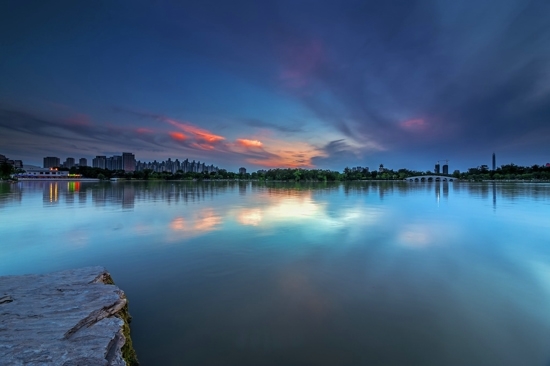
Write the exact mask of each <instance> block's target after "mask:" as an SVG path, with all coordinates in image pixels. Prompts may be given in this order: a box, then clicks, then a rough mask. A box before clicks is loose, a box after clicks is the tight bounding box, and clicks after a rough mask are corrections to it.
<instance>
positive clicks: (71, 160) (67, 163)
mask: <svg viewBox="0 0 550 366" xmlns="http://www.w3.org/2000/svg"><path fill="white" fill-rule="evenodd" d="M73 166H74V158H67V160H65V162H64V163H63V167H65V168H69V169H71V168H72V167H73Z"/></svg>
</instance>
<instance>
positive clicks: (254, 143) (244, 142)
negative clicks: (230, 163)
mask: <svg viewBox="0 0 550 366" xmlns="http://www.w3.org/2000/svg"><path fill="white" fill-rule="evenodd" d="M237 142H238V143H239V144H240V145H242V146H244V147H262V146H263V144H262V142H261V141H258V140H248V139H237Z"/></svg>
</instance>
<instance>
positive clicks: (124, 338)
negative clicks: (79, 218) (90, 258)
mask: <svg viewBox="0 0 550 366" xmlns="http://www.w3.org/2000/svg"><path fill="white" fill-rule="evenodd" d="M129 319H130V316H129V314H128V302H127V300H126V296H125V295H124V292H123V291H122V290H120V289H119V288H118V287H117V286H115V285H114V284H113V281H112V279H111V276H110V275H109V273H108V272H107V271H106V270H105V269H104V268H103V267H86V268H80V269H74V270H68V271H62V272H55V273H50V274H45V275H24V276H4V277H0V364H2V365H63V366H70V365H75V366H76V365H79V366H84V365H90V366H91V365H113V366H115V365H117V366H118V365H137V364H138V362H137V358H136V355H135V351H134V349H133V348H132V343H131V339H130V328H129V324H128V323H129Z"/></svg>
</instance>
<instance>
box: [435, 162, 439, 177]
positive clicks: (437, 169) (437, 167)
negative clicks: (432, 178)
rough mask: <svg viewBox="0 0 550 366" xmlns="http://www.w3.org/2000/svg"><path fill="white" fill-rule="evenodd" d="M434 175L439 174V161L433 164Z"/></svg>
mask: <svg viewBox="0 0 550 366" xmlns="http://www.w3.org/2000/svg"><path fill="white" fill-rule="evenodd" d="M434 173H435V174H439V161H438V162H437V163H436V164H435V169H434Z"/></svg>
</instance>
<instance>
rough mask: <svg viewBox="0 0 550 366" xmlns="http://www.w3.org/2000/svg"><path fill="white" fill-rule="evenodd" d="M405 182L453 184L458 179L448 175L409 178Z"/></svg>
mask: <svg viewBox="0 0 550 366" xmlns="http://www.w3.org/2000/svg"><path fill="white" fill-rule="evenodd" d="M403 180H404V181H407V182H452V181H455V180H458V179H456V178H454V177H449V176H446V175H419V176H416V177H408V178H405V179H403Z"/></svg>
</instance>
